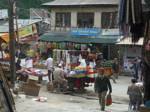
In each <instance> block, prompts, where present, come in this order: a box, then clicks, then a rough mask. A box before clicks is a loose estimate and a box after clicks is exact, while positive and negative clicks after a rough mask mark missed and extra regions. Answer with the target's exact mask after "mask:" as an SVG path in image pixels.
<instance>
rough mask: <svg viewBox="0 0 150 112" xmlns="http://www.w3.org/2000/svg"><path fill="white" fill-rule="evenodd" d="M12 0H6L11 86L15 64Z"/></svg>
mask: <svg viewBox="0 0 150 112" xmlns="http://www.w3.org/2000/svg"><path fill="white" fill-rule="evenodd" d="M13 4H14V1H13V0H8V16H9V38H10V47H9V54H10V81H11V84H12V86H14V85H15V77H16V64H15V38H14V13H13V9H14V7H13Z"/></svg>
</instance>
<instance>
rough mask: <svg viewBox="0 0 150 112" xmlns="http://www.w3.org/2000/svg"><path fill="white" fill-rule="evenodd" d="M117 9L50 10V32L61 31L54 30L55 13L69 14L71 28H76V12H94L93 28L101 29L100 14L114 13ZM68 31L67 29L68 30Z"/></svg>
mask: <svg viewBox="0 0 150 112" xmlns="http://www.w3.org/2000/svg"><path fill="white" fill-rule="evenodd" d="M115 11H118V7H97V8H94V7H91V8H51V30H63V29H62V28H61V29H60V28H55V19H56V16H55V14H56V12H71V27H76V26H77V13H78V12H94V27H95V28H101V13H102V12H115ZM68 30H69V28H68Z"/></svg>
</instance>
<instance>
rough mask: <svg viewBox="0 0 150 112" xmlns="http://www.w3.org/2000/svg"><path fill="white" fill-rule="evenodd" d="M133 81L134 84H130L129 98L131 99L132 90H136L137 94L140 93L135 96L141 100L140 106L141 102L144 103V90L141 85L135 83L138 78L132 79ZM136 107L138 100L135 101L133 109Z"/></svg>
mask: <svg viewBox="0 0 150 112" xmlns="http://www.w3.org/2000/svg"><path fill="white" fill-rule="evenodd" d="M131 82H132V85H130V86H128V89H127V94H129V98H130V99H131V95H130V94H131V93H132V92H136V94H138V95H136V96H135V99H136V100H137V101H139V102H140V103H139V106H140V104H141V103H142V90H141V89H140V87H139V86H138V85H136V84H135V83H136V82H137V80H136V79H131ZM139 106H138V107H139ZM135 109H136V102H133V110H135ZM138 109H139V108H138Z"/></svg>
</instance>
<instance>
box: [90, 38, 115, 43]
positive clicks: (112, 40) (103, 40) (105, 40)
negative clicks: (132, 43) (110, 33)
mask: <svg viewBox="0 0 150 112" xmlns="http://www.w3.org/2000/svg"><path fill="white" fill-rule="evenodd" d="M91 43H95V44H115V43H117V38H94V39H93V40H92V42H91Z"/></svg>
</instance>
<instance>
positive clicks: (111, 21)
mask: <svg viewBox="0 0 150 112" xmlns="http://www.w3.org/2000/svg"><path fill="white" fill-rule="evenodd" d="M117 14H118V13H117V12H103V13H102V20H101V22H102V28H118V18H117V17H118V15H117Z"/></svg>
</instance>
